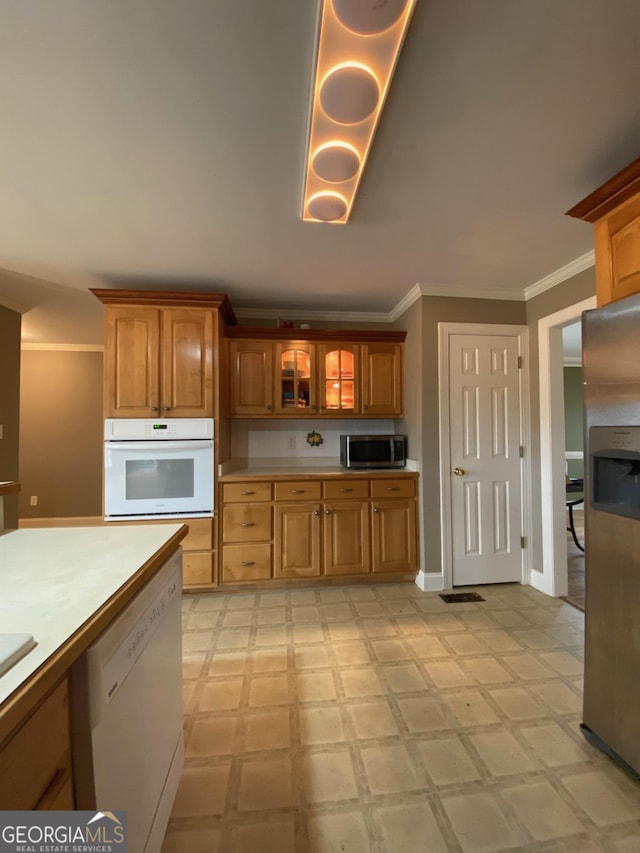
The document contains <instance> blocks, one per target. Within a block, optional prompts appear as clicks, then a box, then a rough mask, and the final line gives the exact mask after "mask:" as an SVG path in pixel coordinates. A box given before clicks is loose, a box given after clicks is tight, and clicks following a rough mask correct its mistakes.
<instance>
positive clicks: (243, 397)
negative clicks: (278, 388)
mask: <svg viewBox="0 0 640 853" xmlns="http://www.w3.org/2000/svg"><path fill="white" fill-rule="evenodd" d="M229 409H230V414H232V415H271V414H273V344H272V343H270V342H269V341H245V340H237V341H236V340H233V341H230V342H229Z"/></svg>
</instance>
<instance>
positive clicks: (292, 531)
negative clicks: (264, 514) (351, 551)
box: [273, 503, 321, 578]
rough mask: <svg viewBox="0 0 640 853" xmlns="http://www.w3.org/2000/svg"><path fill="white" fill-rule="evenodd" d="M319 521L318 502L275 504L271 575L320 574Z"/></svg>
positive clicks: (312, 575)
mask: <svg viewBox="0 0 640 853" xmlns="http://www.w3.org/2000/svg"><path fill="white" fill-rule="evenodd" d="M320 525H321V516H320V507H319V505H318V504H312V503H298V504H296V503H292V504H276V505H275V530H274V549H273V550H274V555H273V576H274V578H304V577H315V576H317V575H319V574H320Z"/></svg>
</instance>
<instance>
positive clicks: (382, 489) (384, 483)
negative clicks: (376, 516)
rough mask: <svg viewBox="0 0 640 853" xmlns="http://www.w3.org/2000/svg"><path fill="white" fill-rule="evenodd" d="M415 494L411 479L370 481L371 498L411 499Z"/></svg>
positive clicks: (413, 482) (414, 483) (413, 483)
mask: <svg viewBox="0 0 640 853" xmlns="http://www.w3.org/2000/svg"><path fill="white" fill-rule="evenodd" d="M415 494H416V481H415V480H414V479H413V478H409V477H406V478H403V479H401V478H398V479H397V480H393V479H391V478H389V479H386V478H384V479H383V478H380V479H379V480H371V497H372V498H413V497H415Z"/></svg>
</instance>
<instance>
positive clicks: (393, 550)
mask: <svg viewBox="0 0 640 853" xmlns="http://www.w3.org/2000/svg"><path fill="white" fill-rule="evenodd" d="M371 519H372V520H371V525H372V533H373V537H372V539H373V554H372V563H373V571H374V572H411V571H415V570H416V568H417V566H416V550H417V549H416V503H415V500H412V499H406V500H405V499H401V498H397V499H395V500H379V501H374V502H373V503H372V505H371Z"/></svg>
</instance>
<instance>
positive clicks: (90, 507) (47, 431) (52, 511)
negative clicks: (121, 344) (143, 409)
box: [20, 350, 102, 518]
mask: <svg viewBox="0 0 640 853" xmlns="http://www.w3.org/2000/svg"><path fill="white" fill-rule="evenodd" d="M20 476H21V482H22V492H21V495H20V518H65V517H72V516H93V515H95V516H99V515H101V514H102V353H100V352H77V351H74V352H57V351H41V350H23V352H22V371H21V399H20ZM31 495H37V496H38V506H36V507H32V506H30V504H29V498H30V496H31Z"/></svg>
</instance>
